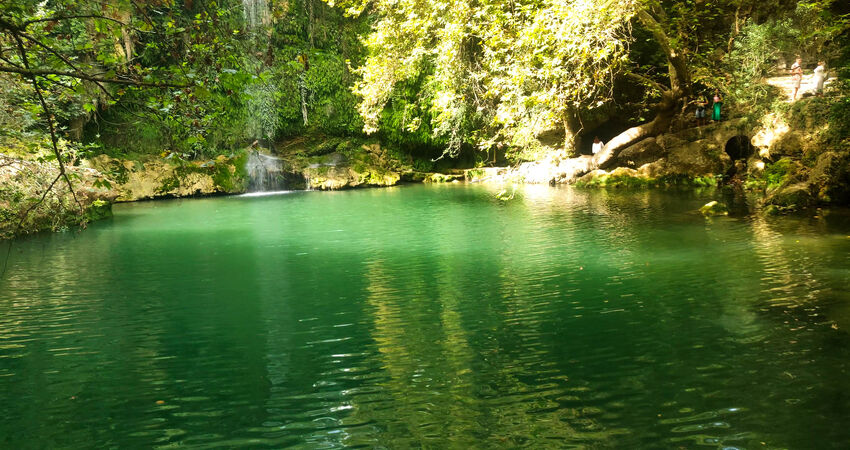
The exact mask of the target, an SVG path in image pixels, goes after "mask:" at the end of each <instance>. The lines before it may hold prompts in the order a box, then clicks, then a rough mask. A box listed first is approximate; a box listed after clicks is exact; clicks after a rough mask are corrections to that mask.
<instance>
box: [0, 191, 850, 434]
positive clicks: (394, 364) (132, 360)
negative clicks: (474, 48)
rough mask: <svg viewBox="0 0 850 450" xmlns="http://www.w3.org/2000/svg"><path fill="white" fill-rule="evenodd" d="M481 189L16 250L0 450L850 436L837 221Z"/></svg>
mask: <svg viewBox="0 0 850 450" xmlns="http://www.w3.org/2000/svg"><path fill="white" fill-rule="evenodd" d="M496 191H497V190H496V189H495V188H488V187H484V186H465V185H460V186H458V185H453V186H404V187H396V188H388V189H371V190H354V191H344V192H298V193H290V194H284V195H274V196H263V197H220V198H208V199H193V200H172V201H160V202H147V203H138V204H126V205H118V206H117V207H116V208H115V217H114V218H113V219H111V220H108V221H105V222H100V223H95V224H92V225H91V226H90V227H89V229H88V230H86V231H84V232H81V233H60V234H43V235H39V236H36V237H33V238H28V239H23V240H18V241H15V242H14V245H13V246H12V251H11V255H10V256H9V262H8V269H7V271H6V274H5V276H4V278H2V279H0V448H33V447H35V448H60V447H61V448H91V447H116V448H138V447H142V448H147V447H162V448H169V447H191V448H220V447H241V446H249V447H266V446H267V447H276V448H280V447H286V446H295V447H302V448H335V447H344V446H360V447H386V448H407V447H412V446H425V447H431V448H445V447H452V448H464V447H472V448H493V447H519V446H525V447H529V448H551V447H573V446H574V447H585V448H607V447H617V448H647V447H649V448H712V447H714V448H723V447H725V448H739V449H741V448H749V449H754V448H759V449H761V448H848V445H850V426H848V419H850V334H848V330H850V293H848V286H850V220H849V219H848V216H847V215H846V214H842V213H838V212H836V213H833V214H831V215H826V216H825V217H811V216H807V217H795V218H773V219H762V218H753V217H737V218H735V217H732V218H730V217H720V218H713V219H705V218H703V217H702V216H700V215H699V214H698V213H696V212H695V210H696V209H697V208H698V207H699V206H701V205H702V204H704V203H705V202H707V201H709V200H711V199H713V198H716V197H718V196H719V195H720V194H718V193H714V192H711V191H706V192H675V191H674V192H665V191H647V192H626V191H607V192H606V191H583V190H578V189H571V188H550V187H544V186H529V187H522V188H519V191H518V194H517V197H516V198H514V199H513V200H510V201H507V202H503V201H500V200H497V199H495V198H494V193H495V192H496ZM5 251H6V250H5V246H4V250H2V251H0V257H2V256H3V253H4V252H5Z"/></svg>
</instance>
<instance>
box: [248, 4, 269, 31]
mask: <svg viewBox="0 0 850 450" xmlns="http://www.w3.org/2000/svg"><path fill="white" fill-rule="evenodd" d="M242 10H243V12H244V13H245V22H247V23H248V28H250V29H254V28H257V27H259V26H261V25H268V24H269V23H270V22H271V20H270V17H269V4H268V1H267V0H242Z"/></svg>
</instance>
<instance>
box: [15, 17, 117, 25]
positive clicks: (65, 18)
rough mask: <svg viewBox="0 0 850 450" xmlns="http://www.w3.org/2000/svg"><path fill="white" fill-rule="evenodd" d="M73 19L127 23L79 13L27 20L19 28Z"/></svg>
mask: <svg viewBox="0 0 850 450" xmlns="http://www.w3.org/2000/svg"><path fill="white" fill-rule="evenodd" d="M73 19H103V20H109V21H112V22H115V23H117V24H119V25H122V26H127V23H125V22H122V21H120V20H118V19H113V18H112V17H106V16H100V15H97V14H79V15H72V16H54V17H45V18H43V19H32V20H27V21H26V22H24V23H22V24H21V28H26V27H28V26H30V25H32V24H34V23H39V22H59V21H62V20H73Z"/></svg>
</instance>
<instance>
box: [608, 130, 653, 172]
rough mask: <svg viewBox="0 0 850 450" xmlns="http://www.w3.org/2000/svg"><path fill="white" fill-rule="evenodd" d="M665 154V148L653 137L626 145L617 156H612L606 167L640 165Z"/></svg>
mask: <svg viewBox="0 0 850 450" xmlns="http://www.w3.org/2000/svg"><path fill="white" fill-rule="evenodd" d="M665 154H666V152H665V151H664V148H662V147H661V146H660V145H658V143H657V142H656V140H655V138H652V137H651V138H647V139H644V140H642V141H640V142H638V143H637V144H634V145H632V146H629V147H626V148H625V149H623V150H622V151H621V152H620V154H619V155H617V157H615V158H612V159H611V160H610V161H609V164H606V167H613V166H624V167H633V168H634V167H640V166H642V165H644V164H647V163H651V162H653V161H657V160H658V159H660V158H662V157H663V156H664V155H665Z"/></svg>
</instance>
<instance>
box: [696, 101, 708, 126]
mask: <svg viewBox="0 0 850 450" xmlns="http://www.w3.org/2000/svg"><path fill="white" fill-rule="evenodd" d="M705 105H706V101H705V97H703V96H702V95H700V97H699V98H698V99H697V110H696V114H695V116H696V119H697V126H698V127H700V126H702V125H704V124H705Z"/></svg>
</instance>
